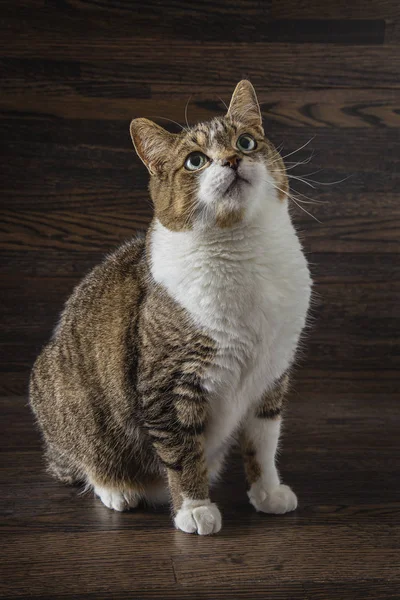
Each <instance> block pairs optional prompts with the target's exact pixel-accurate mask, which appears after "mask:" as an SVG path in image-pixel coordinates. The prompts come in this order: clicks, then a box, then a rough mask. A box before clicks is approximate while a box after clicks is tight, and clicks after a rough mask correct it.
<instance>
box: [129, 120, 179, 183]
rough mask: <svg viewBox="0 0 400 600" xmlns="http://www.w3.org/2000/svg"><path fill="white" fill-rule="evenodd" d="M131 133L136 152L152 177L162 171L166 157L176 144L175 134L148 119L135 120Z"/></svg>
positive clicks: (132, 123)
mask: <svg viewBox="0 0 400 600" xmlns="http://www.w3.org/2000/svg"><path fill="white" fill-rule="evenodd" d="M130 132H131V137H132V142H133V145H134V146H135V150H136V152H137V154H138V156H139V158H141V160H142V161H143V162H144V164H145V165H146V167H147V169H148V171H149V173H150V175H156V174H157V173H159V172H160V171H162V169H163V166H164V164H165V160H166V157H167V156H168V155H169V153H170V150H171V146H172V145H173V144H174V142H175V134H173V133H169V131H166V130H165V129H163V128H162V127H160V126H159V125H157V124H156V123H153V121H149V120H148V119H133V121H132V122H131V126H130Z"/></svg>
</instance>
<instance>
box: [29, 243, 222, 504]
mask: <svg viewBox="0 0 400 600" xmlns="http://www.w3.org/2000/svg"><path fill="white" fill-rule="evenodd" d="M214 354H215V348H214V343H213V342H212V340H210V339H208V338H207V337H206V336H204V335H202V334H200V333H199V332H198V331H197V330H196V329H195V328H194V327H193V325H192V324H191V322H190V320H189V318H188V317H187V315H186V313H185V311H184V310H183V309H181V308H180V307H179V306H178V305H177V304H176V303H175V302H174V301H173V300H172V298H170V297H169V296H168V295H167V294H166V292H164V291H163V290H162V289H161V288H160V287H159V286H157V285H156V284H154V283H152V281H151V277H150V276H149V272H148V266H147V259H146V252H145V241H144V240H143V239H142V240H134V241H132V242H130V243H129V244H126V245H125V246H123V247H122V248H120V249H119V250H118V251H117V252H116V253H114V254H113V255H111V256H110V257H109V258H108V259H107V260H106V261H105V262H104V263H103V264H101V265H99V266H98V267H96V268H95V269H94V270H93V271H92V273H90V274H89V275H88V276H87V277H86V278H85V279H84V280H83V281H82V283H81V284H80V285H79V286H78V287H77V288H76V289H75V291H74V293H73V294H72V296H71V298H70V299H69V300H68V302H67V304H66V307H65V310H64V312H63V314H62V317H61V321H60V324H59V326H58V328H57V331H56V333H55V336H54V337H53V339H52V340H51V341H50V343H49V344H48V346H47V347H46V348H45V349H44V350H43V352H42V353H41V355H40V356H39V358H38V359H37V361H36V363H35V366H34V369H33V371H32V376H31V387H30V401H31V406H32V408H33V410H34V412H35V415H36V418H37V421H38V424H39V425H40V427H41V429H42V432H43V436H44V440H45V443H46V446H47V460H48V465H49V471H50V472H51V474H52V475H54V476H56V477H57V478H59V479H61V480H62V481H64V482H67V483H73V482H75V481H87V480H88V479H90V480H91V481H94V482H97V483H98V484H99V485H102V486H103V487H104V486H105V487H111V488H115V489H119V490H135V491H138V492H139V493H143V492H144V491H145V490H146V489H149V488H151V487H154V486H157V485H160V484H161V483H162V482H164V480H165V475H166V471H168V473H170V475H169V476H170V478H171V480H173V481H174V486H175V488H176V489H177V490H178V491H177V492H176V493H174V497H176V498H177V500H176V502H178V501H179V498H181V497H182V495H185V496H188V497H190V495H191V494H197V493H199V494H200V493H201V496H200V497H201V498H205V497H207V495H208V475H207V470H206V469H205V458H204V452H203V436H202V431H203V429H204V426H205V424H206V421H207V417H208V403H207V399H206V398H205V396H204V393H203V390H202V388H201V386H200V378H201V374H202V373H203V372H204V370H205V369H206V368H208V366H209V365H210V364H211V362H212V360H213V357H214ZM171 473H172V475H171ZM178 488H179V489H178ZM197 490H199V491H197ZM194 497H199V496H194Z"/></svg>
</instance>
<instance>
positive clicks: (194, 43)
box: [0, 0, 400, 600]
mask: <svg viewBox="0 0 400 600" xmlns="http://www.w3.org/2000/svg"><path fill="white" fill-rule="evenodd" d="M243 77H248V78H250V79H251V81H252V82H253V84H254V85H255V87H256V89H257V92H258V95H259V100H260V103H261V107H262V113H263V117H264V122H265V129H266V132H267V134H268V135H269V136H270V138H271V139H272V140H273V141H274V142H275V144H276V145H277V146H280V145H282V146H283V149H282V153H283V154H284V155H285V154H289V153H291V152H294V151H295V150H296V149H298V148H299V147H301V146H302V145H304V144H306V143H307V142H309V143H308V144H307V145H306V146H305V147H304V149H303V150H301V151H299V152H297V153H294V154H293V155H292V156H290V157H288V159H287V160H288V161H307V160H308V159H309V158H310V161H309V163H308V164H304V165H300V166H298V167H296V168H294V169H293V170H292V169H291V170H290V171H289V172H290V173H291V174H293V175H295V176H300V175H302V174H305V173H310V172H313V171H318V173H316V174H315V175H314V176H311V179H316V180H318V181H320V182H321V184H320V185H317V186H316V189H313V188H311V187H308V186H306V185H304V184H302V183H301V182H300V181H298V180H297V179H292V183H293V185H292V187H293V190H296V191H297V192H300V193H303V194H306V195H307V196H310V197H311V198H312V199H315V200H318V201H322V202H323V203H322V204H304V205H303V206H304V208H305V209H306V210H308V211H310V212H311V213H313V215H314V216H315V217H316V218H317V219H318V221H319V222H318V221H315V220H313V219H312V218H311V217H310V216H309V215H307V214H305V213H304V212H302V211H300V210H298V209H297V208H296V207H295V206H293V216H294V219H295V222H296V225H297V228H298V229H299V231H301V235H302V239H303V241H304V245H305V248H306V250H307V253H308V256H309V260H310V262H311V266H312V272H313V275H314V279H315V282H316V286H315V292H316V294H315V305H314V308H313V318H312V323H311V327H310V329H309V332H308V335H307V339H306V344H305V350H304V352H303V357H302V361H301V364H300V365H299V368H298V370H297V375H296V381H295V386H294V391H293V393H292V397H291V402H290V403H289V404H290V405H291V409H290V411H288V415H287V419H286V425H285V433H286V435H285V440H284V445H283V451H282V453H281V457H280V462H279V465H280V469H281V472H282V473H283V475H284V478H285V480H287V482H288V483H289V484H292V485H293V487H294V489H295V490H296V492H297V493H298V494H299V498H300V507H299V509H298V510H297V511H296V512H294V513H292V514H289V515H285V516H283V517H268V516H266V515H258V514H256V513H255V512H254V511H253V510H252V508H251V507H250V506H249V505H248V502H247V498H246V493H245V486H244V481H243V474H242V472H241V467H240V461H239V460H238V457H237V456H236V457H234V458H233V461H232V463H230V465H229V466H228V468H227V471H226V475H225V477H224V480H223V483H221V484H220V485H219V486H218V488H217V489H216V491H215V492H214V495H213V498H214V499H215V500H216V501H217V502H218V503H219V505H220V507H221V509H222V512H223V517H224V528H223V530H222V532H221V533H220V534H219V535H218V536H217V537H213V538H205V539H201V538H196V537H193V536H187V535H185V534H182V533H180V532H174V531H173V530H172V529H171V524H170V519H169V515H168V509H164V510H161V511H155V512H154V511H144V510H143V509H138V510H137V511H132V512H130V513H124V514H116V513H113V512H112V511H109V510H108V509H106V508H105V507H103V506H102V505H101V504H100V503H99V501H97V500H95V499H94V498H93V497H92V496H91V495H90V494H87V495H86V496H80V495H78V493H77V491H76V490H75V489H71V488H67V487H64V486H62V485H60V484H59V483H57V482H55V481H52V480H50V478H49V477H48V476H46V475H45V474H44V472H43V462H42V457H41V449H40V440H39V436H38V433H37V432H36V431H35V428H34V427H33V421H32V417H31V415H30V413H29V410H28V408H27V406H26V395H25V394H26V390H27V381H28V374H29V370H30V368H31V366H32V363H33V361H34V359H35V356H36V355H37V354H38V352H39V351H40V348H41V347H42V345H43V344H44V343H45V342H46V340H47V339H48V338H49V336H50V334H51V331H52V328H53V326H54V325H55V323H56V320H57V316H58V314H59V311H60V310H61V308H62V306H63V303H64V301H65V300H66V298H67V297H68V295H69V294H70V292H71V290H72V288H73V287H74V285H75V284H76V283H77V282H78V281H79V280H80V279H81V278H82V276H83V275H84V274H85V273H87V272H88V270H90V269H91V268H92V266H94V265H95V264H96V263H97V262H98V261H100V260H101V258H102V256H103V255H104V254H105V253H106V252H108V251H110V250H111V249H113V248H115V247H116V246H118V245H119V244H120V243H121V242H123V241H124V240H126V239H127V238H129V237H130V236H132V235H133V234H134V233H135V232H136V231H137V229H139V228H145V227H146V226H147V224H148V223H149V221H150V218H151V206H150V203H149V201H148V197H147V192H146V186H147V174H146V171H145V169H144V167H143V166H142V164H141V163H140V161H139V159H138V158H137V157H136V156H135V154H134V151H133V148H132V146H131V141H130V136H129V122H130V119H131V118H132V117H135V116H149V117H151V116H153V117H154V118H160V117H164V118H166V119H173V120H176V121H180V122H181V123H182V122H183V121H184V113H185V105H186V103H187V101H188V99H189V97H190V103H189V106H188V118H189V122H195V121H197V120H199V119H207V118H209V117H211V116H213V115H215V114H220V113H221V111H223V110H224V108H223V101H224V102H226V103H227V102H228V101H229V99H230V95H231V93H232V91H233V89H234V87H235V85H236V83H237V82H238V81H239V80H240V79H241V78H243ZM0 79H1V81H0V196H1V239H0V251H1V255H2V256H1V259H2V260H1V262H0V272H1V282H2V295H1V312H2V319H1V323H0V354H1V356H0V396H8V397H9V398H8V399H1V400H0V402H1V410H0V445H1V450H0V452H1V454H0V455H1V457H2V460H3V462H2V464H1V466H0V485H1V487H0V499H1V501H2V506H4V511H3V513H2V516H3V517H4V518H3V519H2V521H1V524H0V526H1V527H2V533H3V536H4V537H2V542H3V543H4V546H5V549H4V552H3V556H2V560H1V561H0V570H2V572H3V580H2V581H3V585H2V584H1V583H0V597H1V598H9V599H10V598H17V597H28V596H29V597H35V598H42V599H44V598H47V599H48V600H50V599H51V600H53V599H54V598H59V597H63V598H64V600H67V598H69V599H70V600H72V599H73V598H74V599H75V598H86V599H89V598H91V599H93V600H101V599H102V598H104V599H108V600H111V599H112V600H116V599H122V598H149V599H150V598H160V599H162V598H178V597H179V598H193V599H195V598H196V599H203V600H206V599H208V600H215V598H221V599H222V598H224V599H225V598H229V599H230V600H235V599H237V598H243V599H245V598H246V599H248V600H254V599H255V598H263V599H265V598H270V599H271V600H272V598H274V599H275V598H280V599H282V600H289V599H290V600H367V599H371V600H384V599H387V598H391V599H393V600H394V599H396V598H397V599H398V598H399V597H400V559H399V556H400V523H399V514H400V512H399V511H400V502H399V478H398V473H399V456H400V454H399V442H398V437H399V427H400V410H399V393H398V387H399V366H400V356H399V333H400V313H399V292H400V260H399V218H400V207H399V199H400V175H399V161H400V135H399V134H400V5H399V2H398V0H363V1H361V0H335V1H333V0H265V1H263V0H258V1H256V0H236V2H228V1H226V0H221V1H220V2H218V1H216V0H202V1H201V2H193V1H185V0H173V1H171V2H167V1H165V2H164V1H163V0H146V1H144V2H135V1H133V0H115V1H114V2H113V1H111V0H86V1H85V0H82V1H79V0H48V1H46V0H25V1H24V0H14V1H13V0H9V1H4V0H0ZM159 122H160V123H163V124H165V125H166V126H168V127H171V129H172V130H174V125H173V124H168V121H162V120H161V119H160V120H159ZM288 166H290V167H291V166H293V165H288ZM342 179H345V181H343V182H342V183H338V184H333V185H330V184H331V183H332V182H335V181H340V180H342ZM301 198H302V199H303V200H306V198H304V196H302V197H301ZM16 396H20V398H17V397H16ZM21 396H24V397H21ZM0 580H1V577H0Z"/></svg>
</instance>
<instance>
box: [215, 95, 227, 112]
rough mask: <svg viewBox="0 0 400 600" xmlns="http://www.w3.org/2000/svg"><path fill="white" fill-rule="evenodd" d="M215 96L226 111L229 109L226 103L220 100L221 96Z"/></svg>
mask: <svg viewBox="0 0 400 600" xmlns="http://www.w3.org/2000/svg"><path fill="white" fill-rule="evenodd" d="M217 98H218V100H220V101H221V102H222V104H223V105H224V106H225V108H226V110H227V111H228V110H229V108H228V106H227V105H226V103H225V102H224V101H223V100H222V98H220V96H217Z"/></svg>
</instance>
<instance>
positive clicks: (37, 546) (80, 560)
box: [0, 531, 175, 597]
mask: <svg viewBox="0 0 400 600" xmlns="http://www.w3.org/2000/svg"><path fill="white" fill-rule="evenodd" d="M134 537H135V532H133V531H132V532H121V531H119V532H113V531H108V532H107V537H106V538H105V537H104V536H99V535H98V534H96V533H88V532H84V533H63V532H61V531H59V532H57V533H47V534H37V533H34V534H32V535H24V536H23V537H18V536H13V535H10V536H3V539H2V543H3V549H4V556H3V560H2V561H1V571H2V578H1V580H2V583H1V587H0V593H1V594H3V596H6V595H11V596H22V597H26V596H28V595H36V596H39V595H40V594H43V593H44V594H48V595H51V594H57V595H58V594H84V593H85V592H91V593H93V592H96V591H98V592H107V591H108V590H109V589H110V587H111V588H117V589H119V590H120V591H125V592H126V593H129V592H130V591H131V590H132V588H134V587H135V586H138V587H144V586H151V585H158V586H160V585H165V586H168V585H173V584H174V583H175V579H174V574H173V569H172V564H171V560H170V559H169V558H168V557H166V558H164V559H162V558H159V559H155V558H154V557H153V558H152V560H151V561H149V560H148V556H147V552H146V551H142V553H139V552H137V551H134V550H132V544H134V541H133V540H134ZM136 537H137V533H136ZM143 550H144V548H143ZM22 573H23V577H21V574H22ZM100 573H101V576H99V574H100Z"/></svg>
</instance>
